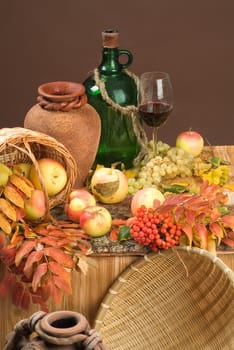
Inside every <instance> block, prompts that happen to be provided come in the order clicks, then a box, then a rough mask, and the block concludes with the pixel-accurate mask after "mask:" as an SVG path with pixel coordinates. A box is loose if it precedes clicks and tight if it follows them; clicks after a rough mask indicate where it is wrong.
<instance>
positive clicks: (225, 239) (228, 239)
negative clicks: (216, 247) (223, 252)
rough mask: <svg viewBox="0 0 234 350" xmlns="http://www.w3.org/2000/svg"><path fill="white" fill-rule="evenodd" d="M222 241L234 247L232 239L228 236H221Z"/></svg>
mask: <svg viewBox="0 0 234 350" xmlns="http://www.w3.org/2000/svg"><path fill="white" fill-rule="evenodd" d="M222 242H223V243H224V244H226V245H227V246H229V247H231V248H234V240H233V239H230V238H223V239H222Z"/></svg>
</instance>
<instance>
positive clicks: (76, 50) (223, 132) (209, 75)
mask: <svg viewBox="0 0 234 350" xmlns="http://www.w3.org/2000/svg"><path fill="white" fill-rule="evenodd" d="M233 13H234V2H233V0H197V1H191V0H144V1H128V0H125V1H123V0H119V1H107V0H100V1H91V0H90V1H80V0H68V1H62V0H47V1H31V0H20V1H18V0H5V1H1V4H0V45H1V55H0V69H1V74H0V77H1V83H0V102H1V107H0V108H1V110H0V127H13V126H23V120H24V116H25V114H26V112H27V111H28V109H29V108H30V107H31V106H32V105H34V104H35V103H36V97H37V87H38V86H39V85H40V84H41V83H44V82H47V81H55V80H70V81H77V82H83V81H84V79H85V78H86V77H87V75H88V74H89V72H90V71H91V70H92V69H94V68H95V67H97V65H98V64H99V63H100V59H101V50H102V48H101V32H102V31H103V30H104V29H109V28H113V29H117V30H119V32H120V40H119V43H120V48H123V49H128V50H130V51H131V52H132V53H133V55H134V61H133V64H132V65H131V66H130V67H129V69H130V70H131V71H132V72H134V73H136V74H137V75H139V74H141V73H142V72H144V71H150V70H162V71H163V70H164V71H167V72H169V74H170V75H171V79H172V83H173V86H174V97H175V109H174V111H173V113H172V114H171V116H170V118H169V120H168V122H167V124H166V125H165V126H163V127H162V128H161V129H160V132H159V138H160V139H162V140H163V141H165V142H168V143H170V144H174V142H175V137H176V136H177V134H178V133H179V132H180V131H182V130H185V129H188V128H192V129H194V130H197V131H199V132H201V133H202V134H203V135H204V137H205V138H206V140H207V143H210V144H213V145H218V144H234V136H233V126H234V125H233V124H234V123H233V113H234V112H233V103H234V102H233V101H234V97H233V95H234V87H233V83H234V20H233Z"/></svg>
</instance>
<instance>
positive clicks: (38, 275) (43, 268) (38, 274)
mask: <svg viewBox="0 0 234 350" xmlns="http://www.w3.org/2000/svg"><path fill="white" fill-rule="evenodd" d="M47 270H48V269H47V264H46V263H42V264H40V265H38V266H37V268H36V270H35V272H34V275H33V280H32V290H33V292H36V290H37V288H38V287H39V286H40V285H41V279H42V277H43V276H44V275H45V274H46V272H47Z"/></svg>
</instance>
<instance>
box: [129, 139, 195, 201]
mask: <svg viewBox="0 0 234 350" xmlns="http://www.w3.org/2000/svg"><path fill="white" fill-rule="evenodd" d="M148 148H149V153H148V154H147V156H148V160H147V162H146V163H145V164H144V162H143V164H142V166H141V167H140V168H139V170H138V172H137V175H136V176H135V177H132V178H129V179H128V191H129V193H130V194H134V193H135V192H137V191H138V190H139V189H141V188H145V187H157V186H158V185H159V184H160V182H161V181H162V179H173V178H175V177H176V176H180V177H187V176H192V175H193V161H194V157H193V156H192V155H191V154H188V153H186V152H185V151H184V150H183V149H180V148H177V147H170V146H169V145H168V144H166V143H163V142H162V141H159V142H158V143H157V151H158V154H157V156H155V157H154V156H153V152H152V151H151V149H152V143H151V142H150V143H149V145H148Z"/></svg>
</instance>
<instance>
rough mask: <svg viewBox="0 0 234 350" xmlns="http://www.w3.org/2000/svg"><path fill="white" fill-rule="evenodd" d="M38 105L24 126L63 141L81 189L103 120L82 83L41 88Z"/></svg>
mask: <svg viewBox="0 0 234 350" xmlns="http://www.w3.org/2000/svg"><path fill="white" fill-rule="evenodd" d="M38 93H39V96H38V99H37V100H38V103H37V104H36V105H34V106H33V107H32V108H31V109H30V110H29V111H28V112H27V114H26V116H25V119H24V127H25V128H27V129H31V130H35V131H39V132H43V133H45V134H47V135H50V136H52V137H54V138H55V139H57V140H58V141H59V142H61V143H62V144H63V145H64V146H65V147H66V148H67V149H68V150H69V151H70V153H71V155H72V156H73V157H74V159H75V161H76V164H77V168H78V177H77V180H76V184H75V186H76V187H82V186H83V185H84V183H85V180H86V178H87V175H88V172H89V170H90V169H91V167H92V165H93V162H94V160H95V157H96V153H97V149H98V145H99V140H100V134H101V121H100V117H99V114H98V113H97V111H96V110H95V109H94V108H93V107H92V106H91V105H90V104H88V103H87V97H86V94H85V87H84V86H83V85H82V84H79V83H74V82H67V81H57V82H50V83H45V84H43V85H40V86H39V87H38Z"/></svg>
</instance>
